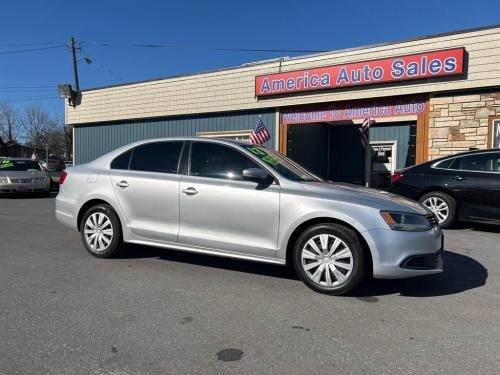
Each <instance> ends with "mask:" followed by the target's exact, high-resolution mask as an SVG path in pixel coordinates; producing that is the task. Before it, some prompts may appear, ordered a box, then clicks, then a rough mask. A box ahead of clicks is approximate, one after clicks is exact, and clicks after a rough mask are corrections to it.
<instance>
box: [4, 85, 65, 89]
mask: <svg viewBox="0 0 500 375" xmlns="http://www.w3.org/2000/svg"><path fill="white" fill-rule="evenodd" d="M56 86H57V85H56V84H54V85H41V86H0V89H38V88H49V87H56Z"/></svg>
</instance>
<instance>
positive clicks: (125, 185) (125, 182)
mask: <svg viewBox="0 0 500 375" xmlns="http://www.w3.org/2000/svg"><path fill="white" fill-rule="evenodd" d="M116 186H118V187H120V188H122V189H125V188H128V182H127V181H120V182H117V183H116Z"/></svg>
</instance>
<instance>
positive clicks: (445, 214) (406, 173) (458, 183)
mask: <svg viewBox="0 0 500 375" xmlns="http://www.w3.org/2000/svg"><path fill="white" fill-rule="evenodd" d="M389 190H390V191H391V192H393V193H396V194H399V195H402V196H405V197H408V198H412V199H414V200H417V201H419V202H420V203H422V204H424V205H425V206H427V207H428V208H429V209H431V210H432V211H433V212H434V213H435V214H436V216H437V218H438V220H439V223H440V225H441V226H442V227H443V228H446V227H449V226H451V225H452V224H453V223H454V222H455V221H456V220H463V221H474V222H482V223H492V224H500V150H499V149H496V150H481V151H470V152H465V153H462V154H456V155H453V156H447V157H444V158H441V159H437V160H433V161H429V162H427V163H423V164H419V165H416V166H414V167H410V168H407V169H404V170H401V171H396V172H394V174H393V175H392V181H391V186H390V188H389Z"/></svg>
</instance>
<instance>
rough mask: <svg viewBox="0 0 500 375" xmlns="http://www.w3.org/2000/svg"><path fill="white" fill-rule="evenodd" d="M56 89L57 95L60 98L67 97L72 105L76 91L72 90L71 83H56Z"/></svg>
mask: <svg viewBox="0 0 500 375" xmlns="http://www.w3.org/2000/svg"><path fill="white" fill-rule="evenodd" d="M57 90H58V91H59V97H61V98H62V99H68V103H69V105H72V106H74V100H75V98H76V95H77V92H76V91H75V90H73V88H72V87H71V85H68V84H61V85H57Z"/></svg>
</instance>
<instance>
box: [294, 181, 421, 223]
mask: <svg viewBox="0 0 500 375" xmlns="http://www.w3.org/2000/svg"><path fill="white" fill-rule="evenodd" d="M302 187H303V188H304V189H305V190H307V191H309V192H311V193H314V194H318V195H323V196H327V197H329V198H332V199H337V200H342V201H353V202H356V203H359V204H363V205H366V206H370V207H374V208H377V209H380V210H394V211H403V212H410V213H418V214H421V215H426V214H428V213H429V212H428V211H427V210H426V209H425V207H423V206H422V205H421V204H419V203H417V202H415V201H412V200H410V199H407V198H404V197H401V196H399V195H395V194H392V193H388V192H386V191H383V190H377V189H370V188H365V187H363V186H359V185H352V184H346V183H340V182H303V183H302Z"/></svg>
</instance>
